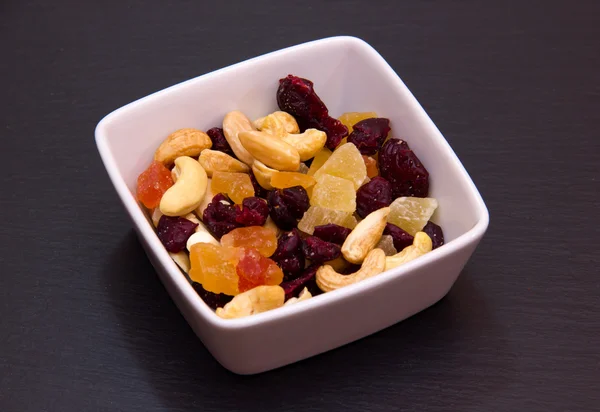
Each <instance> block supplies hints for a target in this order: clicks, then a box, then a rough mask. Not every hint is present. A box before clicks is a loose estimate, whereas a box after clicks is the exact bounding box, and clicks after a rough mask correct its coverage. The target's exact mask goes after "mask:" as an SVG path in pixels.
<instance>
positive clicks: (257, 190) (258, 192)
mask: <svg viewBox="0 0 600 412" xmlns="http://www.w3.org/2000/svg"><path fill="white" fill-rule="evenodd" d="M250 181H251V182H252V186H253V187H254V195H255V196H258V197H262V198H263V199H266V198H267V197H268V196H269V193H270V190H267V189H265V188H264V187H262V186H261V185H260V184H258V180H256V176H254V172H252V171H250Z"/></svg>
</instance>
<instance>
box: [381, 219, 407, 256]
mask: <svg viewBox="0 0 600 412" xmlns="http://www.w3.org/2000/svg"><path fill="white" fill-rule="evenodd" d="M383 234H384V235H390V236H391V237H392V239H393V240H394V248H395V249H396V250H397V251H398V252H401V251H402V249H404V248H405V247H407V246H410V245H412V243H413V239H414V238H413V237H412V235H410V234H408V233H407V232H405V231H404V230H403V229H401V228H399V227H398V226H396V225H394V224H392V223H388V224H386V225H385V229H384V230H383Z"/></svg>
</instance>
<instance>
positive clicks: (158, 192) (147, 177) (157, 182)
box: [137, 160, 174, 209]
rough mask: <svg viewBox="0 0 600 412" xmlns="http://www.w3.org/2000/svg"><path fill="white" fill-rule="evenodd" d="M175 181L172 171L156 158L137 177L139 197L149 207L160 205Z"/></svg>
mask: <svg viewBox="0 0 600 412" xmlns="http://www.w3.org/2000/svg"><path fill="white" fill-rule="evenodd" d="M173 183H174V182H173V178H172V177H171V171H170V170H169V169H167V168H166V167H165V166H164V165H163V164H162V163H160V162H157V161H156V160H155V161H153V162H152V163H151V164H150V166H148V168H147V169H146V170H144V171H143V172H142V173H141V174H140V175H139V177H138V179H137V199H138V200H139V201H140V202H142V204H143V205H144V206H146V207H147V208H148V209H153V208H155V207H158V205H159V204H160V199H161V198H162V196H163V194H164V193H165V192H166V191H167V189H169V188H170V187H171V186H173Z"/></svg>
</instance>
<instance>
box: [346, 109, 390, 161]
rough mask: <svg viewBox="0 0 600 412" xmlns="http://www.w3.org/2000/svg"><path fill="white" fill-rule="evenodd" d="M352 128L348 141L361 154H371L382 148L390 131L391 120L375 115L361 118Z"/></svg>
mask: <svg viewBox="0 0 600 412" xmlns="http://www.w3.org/2000/svg"><path fill="white" fill-rule="evenodd" d="M352 129H353V130H352V133H350V136H348V143H353V144H354V145H355V146H356V147H357V148H358V150H359V151H360V153H361V154H363V155H367V156H370V155H374V154H375V153H377V151H379V149H381V146H382V145H383V142H384V141H385V139H386V137H387V135H388V133H389V132H390V120H389V119H386V118H383V117H373V118H371V119H365V120H361V121H360V122H358V123H356V124H355V125H354V126H352Z"/></svg>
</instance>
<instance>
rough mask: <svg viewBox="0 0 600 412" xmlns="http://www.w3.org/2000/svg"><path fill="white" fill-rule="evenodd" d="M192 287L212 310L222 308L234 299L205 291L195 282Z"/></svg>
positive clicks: (222, 294)
mask: <svg viewBox="0 0 600 412" xmlns="http://www.w3.org/2000/svg"><path fill="white" fill-rule="evenodd" d="M192 287H193V288H194V290H195V291H196V293H197V294H198V295H199V296H200V297H201V298H202V300H203V301H204V303H206V304H207V305H208V306H209V307H210V308H212V309H217V308H222V307H223V306H225V305H226V304H227V303H229V302H230V301H231V299H233V296H229V295H226V294H224V293H212V292H209V291H208V290H206V289H204V288H203V287H202V285H201V284H200V283H198V282H193V283H192Z"/></svg>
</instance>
